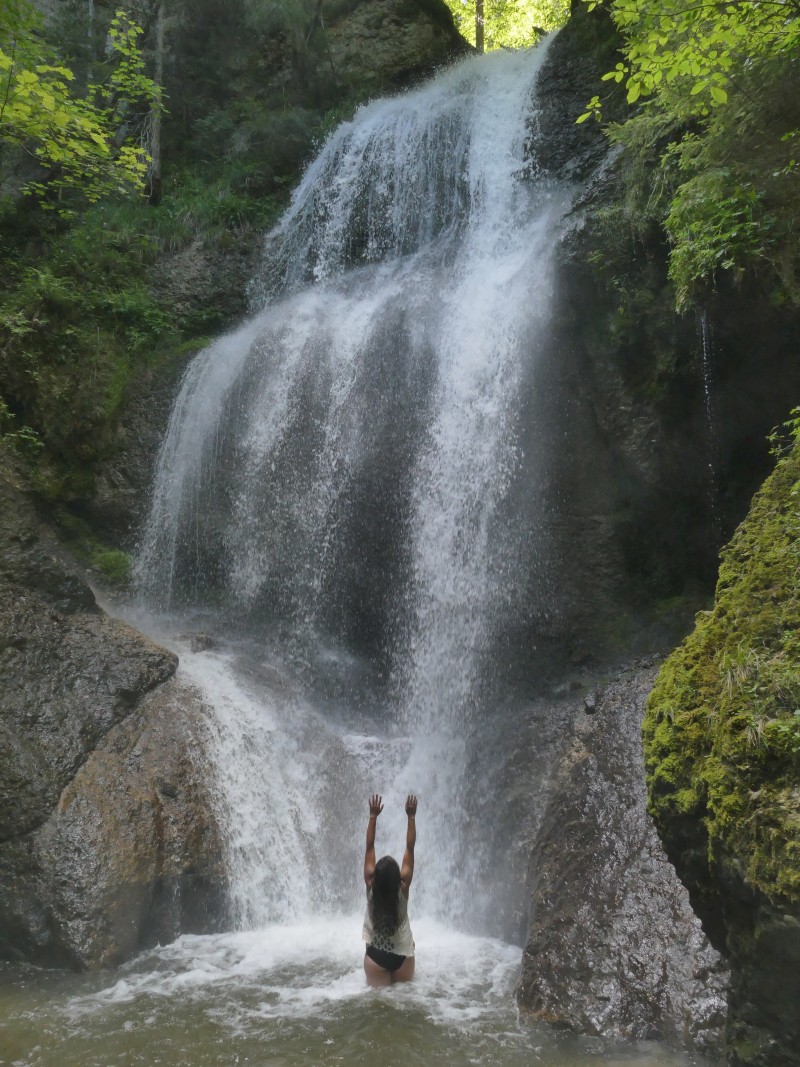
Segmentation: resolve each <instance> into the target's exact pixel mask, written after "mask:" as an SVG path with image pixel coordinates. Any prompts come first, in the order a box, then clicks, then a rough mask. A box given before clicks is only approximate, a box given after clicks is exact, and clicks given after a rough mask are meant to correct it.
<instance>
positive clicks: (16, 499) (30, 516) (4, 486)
mask: <svg viewBox="0 0 800 1067" xmlns="http://www.w3.org/2000/svg"><path fill="white" fill-rule="evenodd" d="M0 583H15V584H18V585H21V586H24V587H25V588H26V589H29V590H31V591H33V592H35V593H37V594H38V596H39V597H40V598H41V599H42V601H43V602H44V603H45V604H47V605H48V606H51V607H53V608H56V609H57V610H59V611H64V612H70V611H93V610H96V604H95V600H94V594H93V593H92V591H91V589H90V588H89V587H88V586H87V585H86V583H85V582H84V581H82V580H81V579H80V578H79V577H77V576H76V575H75V574H73V573H72V572H71V571H70V569H69V567H68V566H67V565H66V564H65V562H64V559H63V558H62V556H61V554H60V552H59V550H58V549H57V547H56V545H55V543H54V542H53V540H52V538H50V537H48V535H47V532H46V531H45V530H43V529H42V527H41V526H40V523H39V519H38V516H37V514H36V510H35V508H34V506H33V503H32V501H31V499H30V498H29V497H28V496H27V495H26V493H24V492H23V490H22V488H21V483H20V480H19V479H18V478H17V477H16V476H15V471H14V468H13V465H12V464H10V463H9V462H8V461H7V460H6V459H5V457H3V456H2V455H0ZM0 611H2V601H0ZM3 632H5V635H6V639H7V638H8V637H9V635H10V634H11V633H12V631H10V630H8V629H7V628H5V627H4V628H3ZM18 636H19V635H18Z"/></svg>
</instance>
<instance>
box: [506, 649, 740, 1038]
mask: <svg viewBox="0 0 800 1067" xmlns="http://www.w3.org/2000/svg"><path fill="white" fill-rule="evenodd" d="M654 677H655V668H653V667H649V668H643V669H639V670H637V671H633V672H628V673H627V674H626V675H624V676H621V677H620V678H618V679H616V680H615V681H613V682H611V683H610V684H609V685H608V686H607V687H605V689H604V691H603V693H602V695H601V696H600V697H599V698H598V703H597V712H598V714H597V715H593V716H587V715H577V716H574V717H573V721H572V725H571V726H570V727H569V730H568V733H567V738H566V743H565V747H564V749H563V751H562V755H561V757H560V759H559V760H558V762H557V765H556V767H555V770H554V772H553V776H552V778H551V781H550V784H549V788H548V793H547V797H546V804H545V810H544V813H543V816H542V820H541V823H540V826H539V829H538V833H537V835H536V839H535V842H534V846H533V855H532V861H531V876H530V891H531V903H530V925H529V929H528V936H527V942H526V946H525V950H524V954H523V963H522V973H521V976H520V981H519V986H518V991H517V995H518V1000H519V1003H520V1005H521V1006H522V1007H523V1008H525V1009H527V1010H528V1011H530V1012H532V1013H533V1014H534V1015H535V1016H536V1017H537V1018H541V1019H544V1020H547V1021H549V1022H551V1023H552V1024H554V1025H556V1026H562V1027H565V1028H567V1029H569V1030H572V1031H574V1032H576V1033H582V1034H593V1035H602V1036H604V1037H611V1038H624V1039H629V1038H635V1039H651V1038H660V1039H661V1040H664V1041H666V1042H668V1043H670V1044H672V1045H674V1046H676V1047H680V1048H685V1049H690V1050H694V1051H700V1052H703V1053H704V1054H712V1055H713V1054H716V1053H717V1052H718V1049H719V1047H720V1041H721V1028H722V1025H723V1023H724V1019H725V1015H726V980H727V977H726V975H727V972H726V968H725V964H724V962H723V961H722V959H721V957H720V956H719V955H718V953H717V952H715V951H714V949H713V948H712V947H711V946H710V945H709V943H708V941H707V939H706V937H705V934H704V933H703V931H702V929H701V926H700V922H699V920H698V919H697V918H696V916H695V915H694V913H693V911H692V908H691V905H690V902H689V897H688V894H687V892H686V890H685V888H684V887H683V885H682V884H681V883H680V881H679V880H678V877H677V875H676V873H675V870H674V868H673V867H672V865H671V864H670V863H669V861H668V860H667V858H666V856H665V854H664V852H663V849H662V847H661V844H660V842H659V840H658V836H657V834H656V832H655V828H654V826H653V824H652V822H651V820H650V818H649V816H648V815H647V812H646V808H645V799H646V798H645V788H644V764H643V759H642V751H641V720H642V714H643V708H644V701H645V699H646V697H647V694H648V692H649V690H650V687H651V685H652V682H653V679H654Z"/></svg>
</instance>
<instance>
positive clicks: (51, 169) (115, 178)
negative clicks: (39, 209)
mask: <svg viewBox="0 0 800 1067" xmlns="http://www.w3.org/2000/svg"><path fill="white" fill-rule="evenodd" d="M139 35H140V30H139V28H138V27H137V26H136V25H135V24H134V23H132V22H130V21H129V20H128V18H127V17H126V16H125V14H124V13H123V12H122V11H119V12H118V13H117V15H116V16H115V18H114V19H113V21H112V23H111V27H110V30H109V43H110V63H109V72H108V77H107V79H106V80H105V81H104V82H103V83H102V84H100V83H94V84H91V85H89V86H88V87H87V90H86V93H85V95H83V96H81V95H79V94H78V92H77V91H76V89H75V85H74V82H75V75H74V73H73V71H72V70H71V69H70V68H69V67H68V66H65V65H64V63H63V62H61V61H60V60H59V58H58V57H57V55H56V54H55V51H54V49H52V48H51V47H50V46H48V45H47V44H45V42H44V40H43V38H42V20H41V16H40V15H39V14H38V12H37V11H36V10H35V9H34V8H33V7H32V6H31V5H30V4H29V3H27V2H26V0H11V2H10V3H8V4H6V5H4V7H3V9H2V14H0V39H2V41H3V46H2V48H0V86H1V88H0V142H3V143H6V144H13V145H16V146H17V147H18V148H20V149H22V150H24V151H25V152H27V153H29V154H30V155H32V156H33V157H34V158H35V159H36V161H37V162H38V163H39V164H40V166H41V167H42V168H44V170H45V171H46V175H45V177H44V178H42V179H40V180H35V181H31V182H29V184H28V187H27V189H28V191H29V192H31V193H35V194H36V195H38V196H40V197H42V198H44V197H47V198H48V202H51V201H52V199H53V198H55V197H58V196H59V195H60V194H62V193H64V192H65V191H69V192H74V191H80V193H81V194H82V195H83V196H84V197H85V198H86V199H87V200H88V201H89V202H90V203H95V202H96V201H98V200H99V199H100V198H101V197H103V196H107V195H109V194H111V193H119V192H128V191H130V190H135V189H140V188H141V186H142V182H143V179H144V175H145V172H146V168H147V155H146V152H145V151H144V149H143V147H142V146H141V145H140V144H138V143H136V142H135V141H134V140H133V139H131V138H130V137H129V136H125V135H124V131H126V130H127V129H130V128H131V127H132V126H134V125H135V123H134V122H133V121H132V120H133V118H134V116H135V114H136V113H137V112H142V111H143V112H144V113H149V112H150V110H151V108H152V106H153V104H154V102H158V99H159V90H158V89H157V87H156V86H155V85H154V83H153V82H152V81H151V80H150V79H149V78H148V77H147V76H146V75H145V74H144V68H143V65H142V58H141V52H140V50H139V47H138V38H139ZM121 133H123V136H120V134H121Z"/></svg>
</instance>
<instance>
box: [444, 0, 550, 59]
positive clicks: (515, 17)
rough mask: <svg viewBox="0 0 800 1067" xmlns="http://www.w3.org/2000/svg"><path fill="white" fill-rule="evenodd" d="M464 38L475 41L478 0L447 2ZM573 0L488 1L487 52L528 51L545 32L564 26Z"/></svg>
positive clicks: (448, 0)
mask: <svg viewBox="0 0 800 1067" xmlns="http://www.w3.org/2000/svg"><path fill="white" fill-rule="evenodd" d="M446 3H447V6H448V7H449V8H450V10H451V11H452V13H453V18H454V20H455V24H456V28H457V29H458V31H459V33H460V34H461V35H462V37H466V39H467V40H468V41H472V42H473V43H474V41H475V0H446ZM569 9H570V0H485V3H484V37H485V47H486V50H487V51H492V50H493V49H496V48H526V47H528V46H529V45H532V44H534V43H535V42H536V41H537V40H538V39H539V38H540V37H541V36H542V34H543V33H549V32H550V30H556V29H558V27H559V26H563V25H564V23H565V22H566V21H567V19H568V17H569Z"/></svg>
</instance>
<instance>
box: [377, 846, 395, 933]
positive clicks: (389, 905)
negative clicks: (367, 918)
mask: <svg viewBox="0 0 800 1067" xmlns="http://www.w3.org/2000/svg"><path fill="white" fill-rule="evenodd" d="M399 897H400V868H399V867H398V866H397V860H396V859H395V858H394V857H393V856H382V857H381V858H380V859H379V860H378V862H377V863H376V864H375V874H374V875H373V877H372V922H373V925H374V926H375V932H376V933H382V934H387V935H388V934H393V933H394V932H395V930H396V929H397V927H398V926H399V925H400V913H399V910H398V909H399Z"/></svg>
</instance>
